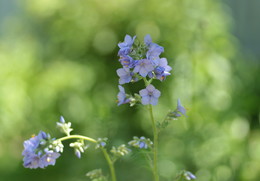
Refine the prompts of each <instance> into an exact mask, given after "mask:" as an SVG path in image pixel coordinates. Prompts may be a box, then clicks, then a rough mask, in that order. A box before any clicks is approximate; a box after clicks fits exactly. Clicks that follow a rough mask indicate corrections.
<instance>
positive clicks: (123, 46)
mask: <svg viewBox="0 0 260 181" xmlns="http://www.w3.org/2000/svg"><path fill="white" fill-rule="evenodd" d="M135 38H136V36H134V37H133V38H132V37H131V36H129V35H126V36H125V39H124V42H121V43H118V46H119V48H120V50H119V52H118V55H120V56H125V55H128V54H129V53H130V51H131V47H132V45H133V43H134V41H135Z"/></svg>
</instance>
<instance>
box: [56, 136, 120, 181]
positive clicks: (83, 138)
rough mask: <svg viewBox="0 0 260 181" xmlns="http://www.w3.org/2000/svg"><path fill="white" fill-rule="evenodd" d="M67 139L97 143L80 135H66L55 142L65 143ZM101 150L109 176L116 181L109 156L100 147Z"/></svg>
mask: <svg viewBox="0 0 260 181" xmlns="http://www.w3.org/2000/svg"><path fill="white" fill-rule="evenodd" d="M69 139H82V140H86V141H90V142H92V143H97V141H96V140H95V139H93V138H90V137H86V136H81V135H68V136H64V137H62V138H59V139H57V141H65V140H69ZM101 150H102V152H103V154H104V157H105V159H106V161H107V163H108V166H109V169H110V174H111V177H112V181H116V174H115V168H114V163H113V162H112V161H111V158H110V156H109V154H108V153H107V150H106V149H104V148H103V147H101Z"/></svg>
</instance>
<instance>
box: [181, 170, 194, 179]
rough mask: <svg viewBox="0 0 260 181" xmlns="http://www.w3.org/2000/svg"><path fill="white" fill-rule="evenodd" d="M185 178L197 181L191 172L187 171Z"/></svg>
mask: <svg viewBox="0 0 260 181" xmlns="http://www.w3.org/2000/svg"><path fill="white" fill-rule="evenodd" d="M183 176H184V178H185V179H186V180H195V179H196V176H195V175H193V174H192V173H191V172H189V171H185V172H184V174H183Z"/></svg>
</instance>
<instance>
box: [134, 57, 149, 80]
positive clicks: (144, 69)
mask: <svg viewBox="0 0 260 181" xmlns="http://www.w3.org/2000/svg"><path fill="white" fill-rule="evenodd" d="M153 69H154V66H153V65H152V63H151V61H150V60H148V59H142V60H139V61H138V62H137V64H136V66H135V68H134V70H133V72H135V73H139V74H140V75H141V76H142V77H146V76H147V74H148V73H149V72H150V71H152V70H153Z"/></svg>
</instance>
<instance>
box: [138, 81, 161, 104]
mask: <svg viewBox="0 0 260 181" xmlns="http://www.w3.org/2000/svg"><path fill="white" fill-rule="evenodd" d="M139 94H140V96H141V97H142V104H143V105H147V104H152V105H156V104H157V102H158V98H159V97H160V95H161V92H160V91H159V90H157V89H155V87H154V86H153V85H151V84H150V85H148V86H147V87H146V88H145V89H142V90H140V91H139Z"/></svg>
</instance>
